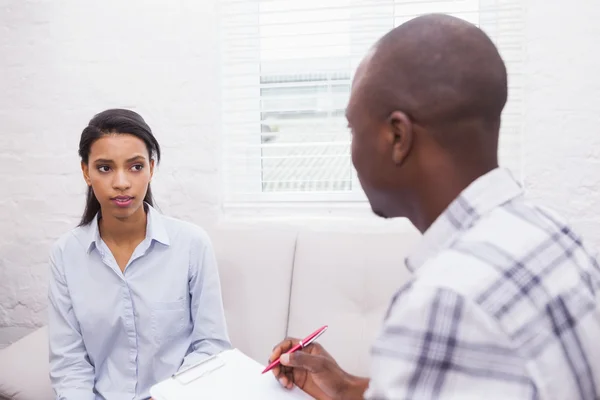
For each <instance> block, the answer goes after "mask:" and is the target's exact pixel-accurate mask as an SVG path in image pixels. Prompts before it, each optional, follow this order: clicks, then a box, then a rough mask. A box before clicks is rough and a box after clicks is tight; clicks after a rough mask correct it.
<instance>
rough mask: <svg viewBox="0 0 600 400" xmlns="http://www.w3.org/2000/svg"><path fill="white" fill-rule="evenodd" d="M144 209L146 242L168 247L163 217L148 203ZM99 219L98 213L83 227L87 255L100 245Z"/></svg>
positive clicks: (167, 235) (167, 236)
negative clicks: (152, 241)
mask: <svg viewBox="0 0 600 400" xmlns="http://www.w3.org/2000/svg"><path fill="white" fill-rule="evenodd" d="M144 207H145V208H146V210H147V214H146V215H147V219H146V240H155V241H157V242H159V243H162V244H164V245H165V246H169V245H170V241H169V234H168V232H167V230H166V228H165V224H164V221H163V216H162V215H161V214H160V213H159V212H158V211H157V210H155V209H154V207H152V206H151V205H149V204H148V203H144ZM99 217H100V213H98V214H96V216H95V217H94V219H93V220H92V221H91V222H90V223H89V225H88V226H86V227H83V229H84V232H83V235H82V236H83V244H84V246H85V248H86V250H87V252H88V253H89V252H91V251H92V250H93V248H94V247H96V248H97V247H98V246H99V245H100V240H101V238H100V229H99V227H98V220H99Z"/></svg>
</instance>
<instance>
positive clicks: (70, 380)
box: [48, 110, 230, 400]
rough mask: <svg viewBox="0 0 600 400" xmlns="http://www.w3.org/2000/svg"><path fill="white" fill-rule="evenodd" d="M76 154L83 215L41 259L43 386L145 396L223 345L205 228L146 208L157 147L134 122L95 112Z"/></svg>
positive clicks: (126, 115)
mask: <svg viewBox="0 0 600 400" xmlns="http://www.w3.org/2000/svg"><path fill="white" fill-rule="evenodd" d="M79 155H80V157H81V168H82V171H83V177H84V179H85V181H86V183H87V184H88V194H87V204H86V207H85V212H84V214H83V217H82V219H81V223H80V225H79V226H78V227H77V228H76V229H74V230H72V231H71V232H69V233H67V234H65V235H64V236H62V237H61V238H60V239H59V240H58V241H57V242H56V243H55V245H54V246H53V249H52V252H51V257H50V264H51V280H50V288H49V299H50V307H49V324H48V327H49V340H50V377H51V381H52V385H53V387H54V390H55V391H56V394H57V398H58V399H67V400H71V399H74V400H84V399H90V400H96V399H107V400H112V399H145V398H148V397H149V389H150V387H151V386H152V385H153V384H155V383H156V382H158V381H160V380H163V379H165V378H167V377H169V376H171V375H172V374H173V373H175V372H177V371H178V370H181V369H184V368H187V367H188V366H190V365H193V364H195V363H197V362H199V361H201V360H203V359H204V358H206V357H208V356H210V355H212V354H215V353H218V352H220V351H222V350H224V349H227V348H229V347H230V344H229V339H228V335H227V329H226V325H225V317H224V313H223V305H222V301H221V288H220V283H219V275H218V271H217V265H216V261H215V256H214V253H213V249H212V247H211V243H210V241H209V238H208V237H207V235H206V233H205V232H204V231H203V230H201V229H200V228H198V227H196V226H194V225H192V224H189V223H186V222H182V221H179V220H176V219H173V218H168V217H166V216H163V215H161V214H159V213H158V212H157V211H156V210H155V209H154V208H153V200H152V193H151V191H150V180H151V179H152V175H153V172H154V166H155V163H156V164H158V162H159V161H160V147H159V144H158V142H157V141H156V139H155V138H154V136H153V135H152V131H151V130H150V127H148V125H147V124H146V122H145V121H144V120H143V119H142V117H140V116H139V115H138V114H136V113H135V112H133V111H129V110H107V111H104V112H102V113H100V114H98V115H96V116H95V117H94V118H93V119H92V120H91V121H90V123H89V126H87V127H86V128H85V129H84V130H83V132H82V134H81V140H80V143H79Z"/></svg>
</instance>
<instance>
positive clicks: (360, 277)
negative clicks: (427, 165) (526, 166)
mask: <svg viewBox="0 0 600 400" xmlns="http://www.w3.org/2000/svg"><path fill="white" fill-rule="evenodd" d="M400 226H401V227H402V226H404V227H403V228H398V226H397V225H394V226H393V228H385V229H384V228H381V226H379V225H377V226H376V227H374V226H373V225H365V226H360V225H354V226H352V227H346V226H342V225H337V224H336V226H334V227H328V228H327V229H317V228H312V229H308V228H302V229H299V228H295V227H293V226H283V225H275V224H265V223H263V224H248V225H239V224H236V225H231V224H221V225H220V226H218V227H214V228H212V229H210V228H209V229H207V230H208V231H209V233H210V236H211V238H212V240H213V244H214V246H215V250H216V253H217V259H218V262H219V268H220V274H221V280H222V283H223V301H224V304H225V310H226V316H227V322H228V326H229V332H230V336H231V340H232V343H233V345H234V346H235V347H237V348H239V349H241V350H242V351H243V352H245V353H246V354H248V355H249V356H251V357H253V358H254V359H256V360H257V361H259V362H261V363H263V364H264V363H265V362H266V360H267V358H268V356H269V353H270V351H271V348H272V347H273V345H275V344H276V343H278V342H279V341H280V340H281V339H282V338H284V337H285V336H286V335H291V336H305V335H306V334H308V333H310V332H312V331H313V330H315V329H316V328H317V327H319V326H321V325H325V324H327V325H329V330H328V331H327V332H326V333H325V335H323V336H322V337H321V338H320V339H319V341H320V342H321V343H322V344H323V345H324V346H326V348H327V349H328V350H329V351H330V352H331V353H332V354H333V356H335V357H336V359H337V360H338V362H339V363H340V365H342V366H343V367H344V368H345V369H347V370H348V371H349V372H352V373H355V374H360V375H367V374H368V368H369V360H368V359H369V345H370V342H371V341H372V339H373V338H374V336H375V335H376V334H377V331H378V328H379V327H380V323H381V319H382V317H383V315H384V313H385V311H386V309H387V305H388V302H389V300H390V298H391V296H392V295H393V293H394V291H395V290H396V289H397V288H398V287H399V286H401V285H402V284H403V283H404V282H406V280H407V279H408V278H409V273H408V271H407V270H406V268H405V266H404V257H405V256H406V254H407V251H408V250H409V249H410V248H411V247H413V246H414V244H415V242H416V241H417V240H418V239H419V235H418V233H417V232H416V231H415V230H414V229H413V228H410V227H408V226H407V225H402V224H401V225H400ZM0 398H7V399H19V400H47V399H48V400H49V399H52V398H53V392H52V390H51V388H50V382H49V378H48V350H47V332H46V328H40V329H39V330H37V331H35V332H33V333H31V334H30V335H28V336H26V337H25V338H23V339H21V340H20V341H18V342H16V343H14V344H13V345H11V346H9V347H7V348H5V349H3V350H0Z"/></svg>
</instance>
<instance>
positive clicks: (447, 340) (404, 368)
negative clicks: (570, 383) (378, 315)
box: [365, 285, 536, 400]
mask: <svg viewBox="0 0 600 400" xmlns="http://www.w3.org/2000/svg"><path fill="white" fill-rule="evenodd" d="M372 356H373V365H372V376H371V381H370V386H369V389H368V390H367V392H366V394H365V397H366V398H367V399H407V400H408V399H411V400H412V399H419V400H429V399H457V400H458V399H460V400H469V399H481V398H485V399H486V400H495V399H498V400H500V399H533V398H535V397H536V395H535V387H534V385H533V383H532V380H531V379H530V378H529V375H528V372H527V368H526V364H525V362H524V361H523V359H521V357H519V355H518V354H517V352H516V351H515V349H514V347H513V346H512V345H511V342H510V340H509V338H508V337H507V335H506V334H505V333H504V332H503V330H502V329H501V327H500V326H499V325H498V323H497V321H496V320H494V319H493V318H491V317H490V316H489V315H487V314H486V313H485V312H484V311H483V310H482V309H481V308H480V307H479V305H477V304H476V303H475V302H473V301H472V300H470V299H467V298H465V297H463V296H462V295H460V294H458V293H456V292H454V291H452V290H451V289H446V288H436V287H424V286H422V285H421V286H417V285H414V286H412V287H408V288H406V289H405V290H404V291H403V292H402V293H401V294H400V295H398V296H397V297H396V299H395V301H394V302H393V304H392V306H391V308H390V311H389V312H388V316H387V319H386V321H385V323H384V327H383V331H382V333H381V335H380V337H379V338H378V340H377V341H376V344H375V345H374V347H373V354H372Z"/></svg>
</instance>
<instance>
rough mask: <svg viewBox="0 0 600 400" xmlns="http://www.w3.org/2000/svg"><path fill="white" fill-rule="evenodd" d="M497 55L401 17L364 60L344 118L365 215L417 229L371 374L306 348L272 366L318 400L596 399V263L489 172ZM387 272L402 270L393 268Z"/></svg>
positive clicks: (453, 22) (599, 343)
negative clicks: (418, 237)
mask: <svg viewBox="0 0 600 400" xmlns="http://www.w3.org/2000/svg"><path fill="white" fill-rule="evenodd" d="M506 98H507V77H506V70H505V66H504V63H503V61H502V59H501V57H500V55H499V54H498V51H497V49H496V48H495V46H494V45H493V44H492V42H491V41H490V40H489V38H488V37H487V36H486V35H485V34H484V33H483V32H482V31H481V30H479V29H478V28H477V27H475V26H473V25H471V24H469V23H467V22H465V21H462V20H460V19H457V18H453V17H450V16H445V15H427V16H422V17H419V18H416V19H413V20H411V21H409V22H407V23H405V24H403V25H401V26H399V27H398V28H396V29H394V30H392V31H391V32H390V33H388V34H387V35H386V36H384V37H383V38H382V39H381V40H380V41H379V42H378V43H377V45H376V46H375V48H374V49H373V51H371V53H370V54H369V55H367V57H366V58H365V60H363V62H362V64H361V65H360V67H359V69H358V70H357V73H356V77H355V79H354V82H353V85H352V93H351V98H350V102H349V104H348V108H347V117H348V121H349V123H350V127H351V129H352V134H353V137H352V159H353V163H354V165H355V167H356V170H357V172H358V176H359V179H360V182H361V184H362V186H363V188H364V190H365V192H366V194H367V197H368V199H369V202H370V204H371V206H372V208H373V211H374V212H375V213H376V214H378V215H380V216H382V217H386V218H392V217H407V218H408V219H409V220H410V221H411V222H412V223H413V224H414V225H415V226H416V227H417V228H418V229H419V230H420V231H421V232H423V233H424V236H423V238H422V242H421V243H420V245H419V246H418V248H417V249H416V250H415V251H414V252H413V253H412V254H411V255H410V256H409V257H408V258H407V260H406V263H407V266H408V268H409V269H410V270H411V271H412V272H413V273H414V276H413V279H412V280H411V281H410V282H409V283H408V284H407V285H405V286H404V287H402V288H401V289H400V290H399V291H398V292H397V293H396V295H395V296H394V298H393V299H392V302H391V305H390V308H389V310H388V313H387V315H386V317H385V320H384V324H383V328H382V330H381V333H380V334H379V336H378V338H377V339H376V342H375V343H374V346H373V350H372V368H371V378H370V380H369V379H366V378H359V377H354V376H350V375H349V374H347V373H346V372H344V371H343V370H342V369H341V368H340V367H339V366H338V365H337V364H336V363H335V361H334V360H333V359H332V358H331V356H329V355H328V354H327V352H326V351H325V350H324V349H323V348H322V347H321V346H320V345H318V344H314V345H311V346H308V347H307V348H306V349H305V350H304V351H301V352H296V353H293V354H291V355H282V354H283V353H285V352H286V351H287V350H288V349H289V348H290V347H291V346H292V345H293V344H295V343H297V339H288V340H285V341H283V342H282V343H280V344H279V345H278V346H276V347H275V349H274V351H273V354H272V355H271V360H275V359H277V358H278V357H280V356H281V363H282V364H283V365H284V366H283V367H281V368H275V369H274V373H275V376H276V377H277V378H278V379H279V380H280V382H281V384H282V385H284V386H286V387H291V385H292V384H296V385H298V386H299V387H300V388H302V389H303V390H304V391H306V392H307V393H309V394H311V395H313V396H314V397H315V398H317V399H345V400H346V399H347V400H351V399H361V398H363V397H366V398H368V399H461V400H464V399H482V398H485V399H488V400H489V399H590V400H592V399H596V398H598V395H599V394H600V309H599V306H598V296H597V293H598V290H599V289H600V270H599V267H598V264H597V262H596V260H595V259H594V258H593V257H592V256H590V255H589V254H588V252H587V251H586V250H585V249H584V247H583V245H582V242H581V239H580V238H579V237H578V236H577V235H576V234H575V233H574V232H573V231H572V230H571V229H570V228H569V227H568V226H567V225H566V224H565V223H564V222H562V221H561V220H560V219H559V218H557V217H556V216H554V215H553V214H551V213H549V212H548V211H545V210H543V209H541V208H539V207H536V206H534V205H532V204H530V203H527V202H526V201H525V200H524V198H523V191H522V189H521V187H520V186H519V185H518V184H517V182H515V180H514V179H513V178H512V177H511V175H510V173H509V172H507V171H506V170H503V169H500V168H499V167H498V160H497V147H498V133H499V130H500V116H501V112H502V109H503V108H504V105H505V102H506ZM399 268H400V266H399Z"/></svg>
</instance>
